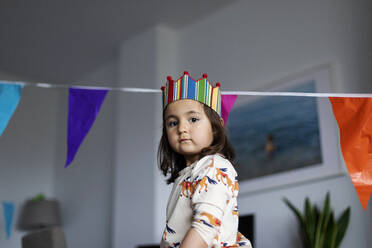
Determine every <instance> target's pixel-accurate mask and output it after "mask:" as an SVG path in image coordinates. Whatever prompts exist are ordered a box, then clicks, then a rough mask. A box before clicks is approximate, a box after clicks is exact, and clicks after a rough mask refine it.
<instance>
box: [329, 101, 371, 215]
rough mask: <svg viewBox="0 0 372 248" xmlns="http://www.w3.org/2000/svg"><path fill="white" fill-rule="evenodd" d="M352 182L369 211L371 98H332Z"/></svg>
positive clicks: (364, 207) (343, 153)
mask: <svg viewBox="0 0 372 248" xmlns="http://www.w3.org/2000/svg"><path fill="white" fill-rule="evenodd" d="M329 99H330V101H331V104H332V108H333V113H334V115H335V117H336V120H337V123H338V127H339V129H340V143H341V150H342V155H343V157H344V160H345V164H346V167H347V169H348V172H349V175H350V178H351V181H352V182H353V184H354V187H355V190H356V192H357V194H358V197H359V200H360V202H361V204H362V206H363V209H364V210H366V208H367V204H368V200H369V198H370V195H371V193H372V98H336V97H335V98H332V97H331V98H329Z"/></svg>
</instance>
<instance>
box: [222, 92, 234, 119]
mask: <svg viewBox="0 0 372 248" xmlns="http://www.w3.org/2000/svg"><path fill="white" fill-rule="evenodd" d="M237 98H238V95H221V116H222V119H223V120H224V121H225V125H226V123H227V118H229V113H230V111H231V109H232V107H233V106H234V103H235V101H236V99H237Z"/></svg>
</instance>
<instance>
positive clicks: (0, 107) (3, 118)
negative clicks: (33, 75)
mask: <svg viewBox="0 0 372 248" xmlns="http://www.w3.org/2000/svg"><path fill="white" fill-rule="evenodd" d="M22 87H23V85H18V84H7V83H6V82H3V81H1V82H0V136H1V135H2V133H3V131H4V129H5V128H6V126H7V125H8V122H9V120H10V118H11V117H12V115H13V113H14V110H16V108H17V106H18V103H19V99H20V98H21V91H22V90H21V89H22Z"/></svg>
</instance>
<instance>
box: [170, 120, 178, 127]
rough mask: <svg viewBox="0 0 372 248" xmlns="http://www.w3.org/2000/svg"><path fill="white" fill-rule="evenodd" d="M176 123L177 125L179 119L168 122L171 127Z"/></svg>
mask: <svg viewBox="0 0 372 248" xmlns="http://www.w3.org/2000/svg"><path fill="white" fill-rule="evenodd" d="M176 125H177V121H170V122H168V126H170V127H174V126H176Z"/></svg>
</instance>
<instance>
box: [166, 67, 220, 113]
mask: <svg viewBox="0 0 372 248" xmlns="http://www.w3.org/2000/svg"><path fill="white" fill-rule="evenodd" d="M207 77H208V75H207V74H205V73H204V74H203V77H202V78H201V79H199V80H197V81H195V80H194V79H192V78H191V77H190V76H189V73H188V72H187V71H185V72H184V74H183V76H182V77H180V78H179V79H178V80H176V81H174V80H173V79H172V77H171V76H168V77H167V80H168V82H167V83H166V85H165V86H162V87H161V90H162V93H163V109H165V108H166V107H167V106H168V104H169V103H172V102H175V101H177V100H181V99H191V100H195V101H199V102H201V103H204V104H205V105H207V106H209V107H210V108H212V109H213V110H214V111H216V112H217V114H218V115H219V116H221V90H220V83H216V86H215V87H213V86H212V85H211V84H210V82H209V81H208V79H207Z"/></svg>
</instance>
